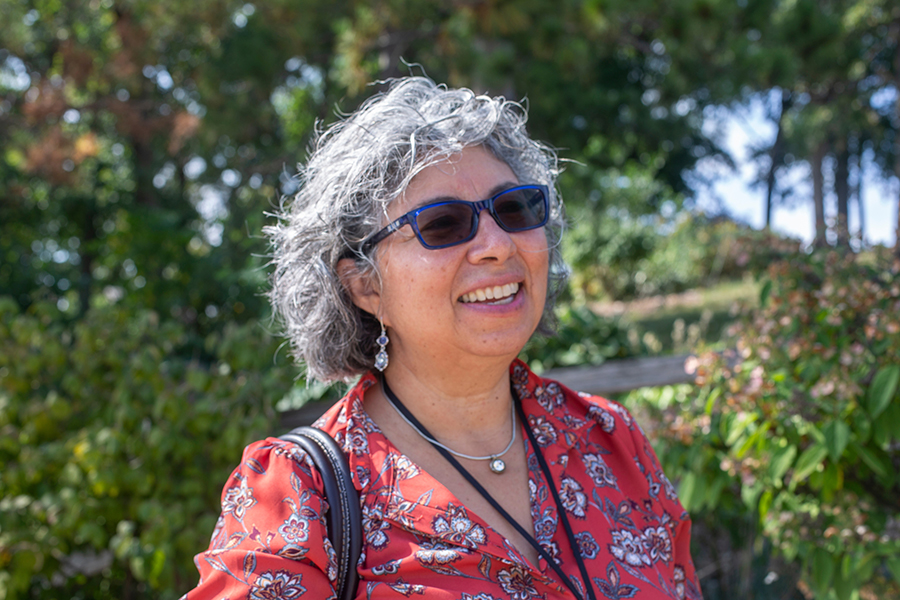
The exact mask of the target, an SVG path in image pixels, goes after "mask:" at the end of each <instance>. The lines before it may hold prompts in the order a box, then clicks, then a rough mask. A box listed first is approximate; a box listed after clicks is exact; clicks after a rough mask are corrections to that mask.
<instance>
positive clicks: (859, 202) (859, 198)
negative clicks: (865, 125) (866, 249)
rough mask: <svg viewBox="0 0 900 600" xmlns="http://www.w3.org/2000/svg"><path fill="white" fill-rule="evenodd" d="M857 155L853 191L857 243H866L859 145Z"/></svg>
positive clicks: (860, 148)
mask: <svg viewBox="0 0 900 600" xmlns="http://www.w3.org/2000/svg"><path fill="white" fill-rule="evenodd" d="M858 150H859V153H858V154H857V155H856V186H854V189H853V195H854V196H856V208H857V214H859V241H860V242H865V241H866V207H865V203H864V202H863V157H862V145H861V144H860V147H859V149H858Z"/></svg>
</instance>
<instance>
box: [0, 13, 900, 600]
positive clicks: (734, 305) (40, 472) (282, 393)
mask: <svg viewBox="0 0 900 600" xmlns="http://www.w3.org/2000/svg"><path fill="white" fill-rule="evenodd" d="M422 73H424V74H427V75H428V76H430V77H432V78H433V79H435V80H437V81H441V82H446V83H447V84H449V85H452V86H467V87H471V88H472V89H474V90H475V91H477V92H487V93H490V94H494V95H504V96H506V97H507V98H511V99H517V100H524V102H525V103H526V104H527V106H528V108H529V114H530V118H529V129H530V132H531V134H532V136H533V137H535V138H537V139H541V140H544V141H546V142H548V143H550V144H552V145H553V146H555V147H557V148H558V149H559V153H560V155H561V156H562V157H564V158H565V159H566V163H565V165H564V166H565V172H564V173H563V175H562V176H561V178H560V181H559V187H560V190H561V192H562V195H563V197H564V199H565V201H566V204H567V210H568V212H569V218H570V222H571V229H570V230H569V231H568V233H567V237H566V239H565V248H564V251H565V255H566V257H567V259H568V261H569V263H570V265H571V266H572V268H573V274H572V279H571V285H570V288H569V290H568V292H567V293H566V294H565V295H564V297H563V299H562V301H561V302H560V306H559V309H558V310H559V314H560V319H561V323H562V325H561V331H560V335H559V336H558V337H557V338H553V339H550V340H535V341H534V342H533V343H531V344H530V345H529V347H528V348H526V350H525V352H524V353H523V358H524V359H526V360H527V361H528V362H529V363H530V364H531V365H532V366H533V367H534V368H535V369H537V370H539V371H541V370H546V369H552V368H558V367H571V366H596V365H600V364H601V363H603V362H604V361H607V360H610V359H624V358H635V357H638V358H639V357H646V356H655V355H666V354H673V355H679V356H680V355H688V354H691V355H693V356H694V357H695V358H692V359H690V360H689V367H690V369H691V371H692V373H693V374H694V376H695V380H694V381H693V382H692V383H688V384H679V385H669V386H661V387H652V388H650V387H643V388H640V389H637V390H634V391H631V392H628V393H623V394H621V395H618V397H617V398H618V399H619V400H620V401H622V402H623V403H625V404H626V406H628V407H629V408H630V409H631V410H633V411H634V412H635V413H636V414H637V415H638V416H639V420H640V422H641V423H642V424H643V426H644V429H645V430H646V431H647V432H648V434H649V435H650V437H651V438H653V440H654V443H655V444H656V447H657V451H658V452H659V454H660V458H661V460H662V461H663V464H664V466H665V468H666V472H667V473H668V474H669V477H670V478H671V479H672V480H673V481H674V482H675V483H676V485H677V486H678V488H679V494H680V497H681V498H682V501H683V503H684V505H685V507H686V508H687V509H688V510H690V512H691V514H692V516H693V518H694V522H695V536H694V540H695V562H696V564H697V568H698V574H699V576H700V578H701V585H702V587H703V589H704V593H705V595H706V598H707V599H708V600H711V599H717V598H732V599H733V598H739V599H745V598H746V599H749V598H785V599H788V598H791V599H794V598H796V599H800V598H807V599H809V598H822V599H837V600H849V599H856V598H863V599H864V600H869V599H871V598H900V585H898V581H900V501H898V498H900V484H898V476H897V473H898V472H900V394H898V380H900V366H898V365H900V283H898V282H900V258H898V257H900V247H898V245H897V241H896V240H897V230H898V228H900V222H898V221H900V212H898V208H900V180H898V175H900V136H898V130H900V94H898V89H900V7H898V6H897V4H896V3H895V2H893V1H891V0H828V1H819V0H737V1H733V0H671V1H669V2H649V1H646V0H627V1H625V0H602V1H601V0H561V1H560V0H556V1H553V2H550V1H548V0H515V1H512V0H507V1H504V0H450V1H445V2H425V1H414V0H381V1H378V2H358V1H348V0H327V1H320V0H269V1H268V2H265V3H252V2H235V1H232V0H196V1H193V2H183V1H178V2H176V1H173V0H154V1H152V2H150V1H145V0H75V1H66V2H62V1H60V0H0V600H3V599H13V598H40V599H43V598H130V599H138V598H163V599H167V598H177V597H178V596H180V595H181V594H182V593H183V592H184V591H186V590H187V589H189V588H190V587H192V586H193V585H194V584H195V583H196V578H197V574H196V570H195V569H194V567H193V565H192V556H193V555H194V554H196V553H197V552H200V551H202V550H203V549H204V548H205V547H206V545H207V543H208V539H209V535H210V533H211V532H212V529H213V526H214V523H215V520H216V516H217V514H218V496H219V493H220V490H221V487H222V485H223V484H224V482H225V480H226V478H227V477H228V474H229V473H230V471H231V469H232V468H233V467H234V466H235V465H236V464H237V463H238V462H239V460H240V453H241V450H242V448H243V446H244V445H245V444H247V443H249V442H250V441H252V440H254V439H258V438H259V437H262V436H265V435H270V434H276V435H277V434H278V433H281V432H282V431H283V424H284V423H285V422H286V421H285V415H289V414H296V411H297V410H299V409H302V408H303V407H305V406H311V405H312V404H311V403H315V402H328V401H330V400H333V399H334V398H336V397H339V396H340V394H341V392H342V390H343V386H333V387H331V388H328V387H325V386H322V385H320V384H318V383H316V382H307V381H304V380H303V378H302V376H301V373H302V370H301V369H300V368H298V367H297V366H295V365H292V364H291V362H290V360H288V358H287V352H286V350H285V348H284V347H283V344H282V341H281V340H280V339H279V338H278V337H277V336H275V335H273V332H274V330H275V329H276V327H275V325H274V324H273V323H272V322H271V320H270V313H269V309H268V307H267V304H266V301H265V298H264V297H263V296H262V293H263V292H264V290H265V287H266V279H267V274H266V262H267V259H266V253H267V247H266V242H265V240H264V239H262V237H261V229H262V226H263V225H264V224H265V223H266V222H267V221H268V219H269V217H268V216H267V215H266V211H269V210H271V209H272V207H273V206H274V205H276V204H277V202H278V201H279V199H280V198H281V197H283V196H285V195H290V194H291V193H292V192H294V191H295V190H296V186H297V184H296V180H295V178H294V174H295V171H296V165H297V164H298V163H299V162H302V161H303V160H304V157H305V156H306V148H307V144H308V142H309V140H310V139H311V136H312V134H313V131H314V129H315V128H316V126H317V124H319V126H321V124H327V123H329V122H332V121H333V120H334V119H335V118H336V115H337V114H340V113H342V112H344V113H345V112H350V111H352V110H353V109H354V108H355V107H356V106H357V105H358V104H359V102H360V101H361V100H362V99H364V98H366V97H368V96H369V95H371V94H373V93H375V92H377V91H378V90H379V89H381V85H380V84H377V83H375V84H373V83H372V82H373V81H377V80H383V79H386V78H390V77H395V76H402V75H407V74H422ZM322 406H324V405H322Z"/></svg>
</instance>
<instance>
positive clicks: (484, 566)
mask: <svg viewBox="0 0 900 600" xmlns="http://www.w3.org/2000/svg"><path fill="white" fill-rule="evenodd" d="M478 572H479V573H481V574H482V575H483V576H484V578H485V579H490V577H491V558H490V557H489V556H488V555H487V554H485V555H484V556H483V557H482V558H481V560H480V561H479V562H478Z"/></svg>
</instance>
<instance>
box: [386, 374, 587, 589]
mask: <svg viewBox="0 0 900 600" xmlns="http://www.w3.org/2000/svg"><path fill="white" fill-rule="evenodd" d="M381 387H382V389H383V390H384V393H385V395H386V396H387V397H388V400H389V401H390V402H391V404H393V405H394V407H395V408H396V409H397V410H398V411H400V412H401V413H402V414H403V416H405V417H406V418H407V419H409V421H410V422H411V423H412V424H413V425H414V426H415V428H416V429H418V430H419V433H421V434H424V435H425V436H427V437H429V438H432V439H435V438H434V436H433V435H432V434H431V432H429V431H428V429H426V428H425V426H424V425H422V424H421V423H419V421H418V419H416V418H415V417H414V416H413V415H412V413H411V412H409V409H407V408H406V406H404V404H403V403H402V402H401V401H400V399H399V398H398V397H397V396H396V395H395V394H394V392H393V391H392V390H391V388H390V386H389V385H388V383H387V379H386V378H385V377H384V375H382V376H381ZM511 391H512V396H513V404H515V407H516V412H517V413H518V414H519V420H520V421H521V422H522V426H523V427H524V428H525V432H526V433H527V434H528V439H529V441H530V442H531V447H532V448H534V452H535V454H537V457H538V462H539V463H540V465H541V470H542V471H543V472H544V477H545V478H546V479H547V483H548V487H549V488H550V491H551V492H552V494H553V500H554V501H555V502H556V509H557V513H558V514H559V518H560V520H561V521H562V523H563V528H564V529H565V530H566V537H568V538H569V544H570V545H571V547H572V554H573V555H574V556H575V562H576V563H577V564H578V570H579V571H580V572H581V577H582V578H583V579H584V585H585V588H586V589H587V592H588V597H589V598H590V600H596V596H595V595H594V586H593V585H592V584H591V580H590V578H589V577H588V574H587V568H586V567H585V565H584V560H582V558H581V554H580V553H579V551H578V544H577V543H576V542H575V536H574V535H573V534H572V527H571V525H569V519H568V518H567V517H566V512H565V509H564V508H563V506H562V502H561V501H560V499H559V493H558V492H557V491H556V487H555V486H554V484H553V478H552V476H551V474H550V468H549V467H548V466H547V461H546V460H544V456H543V455H542V454H541V448H540V446H538V444H537V441H536V440H535V438H534V433H533V432H532V431H531V427H529V426H528V422H527V420H526V419H525V412H524V410H523V409H522V405H521V402H520V401H519V396H518V394H516V391H515V388H511ZM429 442H430V440H429ZM430 443H431V445H432V446H433V447H434V449H435V450H437V451H438V452H440V453H441V455H442V456H443V457H444V458H446V459H447V462H449V463H450V464H451V465H453V467H454V468H456V470H457V471H459V474H460V475H462V476H463V477H464V478H465V479H466V481H468V482H469V484H471V485H472V487H474V488H475V489H476V490H477V491H478V493H479V494H481V495H482V496H483V497H484V499H485V500H487V501H488V504H490V505H491V506H492V507H494V510H496V511H497V512H498V513H500V514H501V515H502V516H503V518H504V519H506V520H507V521H508V522H509V524H510V525H512V526H513V528H514V529H515V530H516V531H517V532H518V533H519V535H521V536H522V537H523V538H525V540H526V541H527V542H528V543H529V544H531V545H532V547H534V549H535V550H537V551H538V554H540V555H541V557H543V559H544V560H545V561H547V564H548V565H550V567H551V568H552V569H553V570H554V571H555V572H556V574H557V575H559V577H560V579H561V580H562V583H563V584H564V585H565V586H566V587H567V588H569V591H571V592H572V594H574V595H575V597H576V598H578V599H579V600H584V596H583V595H582V594H581V593H579V591H578V589H577V587H576V586H575V584H574V583H572V581H571V580H570V579H569V576H568V575H566V574H565V573H563V570H562V568H561V567H560V566H559V565H558V564H557V563H556V560H554V558H553V557H552V556H550V555H549V554H548V553H547V551H546V550H544V548H543V547H542V546H541V545H540V544H539V543H538V541H537V540H536V539H534V536H533V535H532V534H530V533H529V532H527V531H525V529H524V528H523V527H522V526H521V525H519V523H518V522H517V521H516V520H515V519H513V518H512V516H511V515H510V514H509V513H508V512H506V510H505V509H504V508H503V507H502V506H500V504H499V503H498V502H497V501H496V500H494V497H493V496H491V495H490V494H489V493H488V491H487V490H486V489H484V486H482V485H481V484H480V483H479V482H478V480H477V479H475V477H473V476H472V474H471V473H469V471H467V470H466V468H465V467H464V466H462V465H461V464H460V463H459V461H457V460H456V459H455V458H454V457H453V455H452V454H450V453H449V452H447V451H446V450H445V449H444V448H441V447H440V446H438V445H436V444H434V443H433V442H430Z"/></svg>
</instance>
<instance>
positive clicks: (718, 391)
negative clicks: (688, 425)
mask: <svg viewBox="0 0 900 600" xmlns="http://www.w3.org/2000/svg"><path fill="white" fill-rule="evenodd" d="M721 395H722V388H718V387H717V388H715V389H713V391H711V392H710V393H709V397H708V398H707V399H706V406H705V407H704V409H703V410H704V412H705V413H706V414H708V415H711V414H712V410H713V406H715V404H716V400H718V399H719V396H721Z"/></svg>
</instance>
